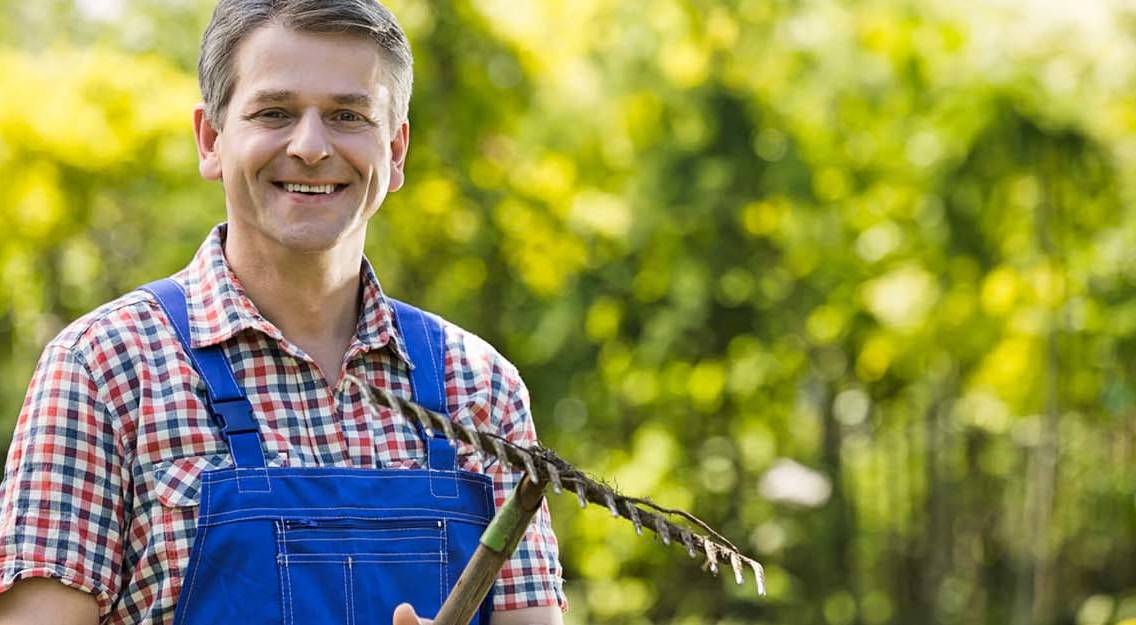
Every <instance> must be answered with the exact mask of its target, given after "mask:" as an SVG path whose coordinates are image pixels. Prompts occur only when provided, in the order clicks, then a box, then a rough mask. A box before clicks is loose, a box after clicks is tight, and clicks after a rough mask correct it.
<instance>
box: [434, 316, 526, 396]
mask: <svg viewBox="0 0 1136 625" xmlns="http://www.w3.org/2000/svg"><path fill="white" fill-rule="evenodd" d="M442 327H443V328H444V331H445V337H446V356H447V358H446V360H447V365H448V367H449V368H451V369H453V371H454V373H455V374H457V375H459V376H465V377H467V378H469V377H473V378H485V381H488V382H494V383H497V384H502V383H504V384H506V385H507V386H508V387H509V390H510V391H511V390H512V389H513V387H515V386H516V385H518V384H520V382H521V378H520V373H519V372H518V371H517V367H516V365H514V364H513V363H512V362H510V361H509V359H507V358H505V357H504V356H503V355H501V352H500V351H498V350H497V348H496V347H494V346H493V345H492V344H490V343H489V341H487V340H485V339H483V338H482V337H481V336H479V335H477V334H475V333H473V332H471V331H469V330H466V329H465V328H463V327H461V326H459V325H458V324H456V323H454V322H452V321H450V320H448V319H442ZM471 381H473V380H471Z"/></svg>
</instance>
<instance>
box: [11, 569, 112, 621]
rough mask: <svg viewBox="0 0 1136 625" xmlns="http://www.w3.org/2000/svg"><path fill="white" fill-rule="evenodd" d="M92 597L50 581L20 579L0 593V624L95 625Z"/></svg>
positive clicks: (96, 609) (96, 615) (95, 608)
mask: <svg viewBox="0 0 1136 625" xmlns="http://www.w3.org/2000/svg"><path fill="white" fill-rule="evenodd" d="M98 622H99V603H98V601H96V600H95V598H94V596H92V595H90V594H88V593H85V592H83V591H81V590H75V589H74V588H70V587H68V586H64V585H63V584H62V583H61V582H58V581H56V580H54V579H49V578H43V577H37V578H32V579H22V580H20V581H18V582H16V583H15V584H12V587H11V588H9V589H8V590H6V591H4V592H0V625H41V624H42V623H52V624H53V625H97V624H98Z"/></svg>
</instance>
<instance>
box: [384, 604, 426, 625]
mask: <svg viewBox="0 0 1136 625" xmlns="http://www.w3.org/2000/svg"><path fill="white" fill-rule="evenodd" d="M433 622H434V621H431V620H429V619H420V618H418V615H417V614H415V612H414V608H413V607H411V605H410V604H409V603H404V604H402V605H400V606H398V607H397V608H395V609H394V619H393V623H392V625H430V624H431V623H433Z"/></svg>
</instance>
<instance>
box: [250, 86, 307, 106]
mask: <svg viewBox="0 0 1136 625" xmlns="http://www.w3.org/2000/svg"><path fill="white" fill-rule="evenodd" d="M295 97H296V92H294V91H288V90H286V89H262V90H260V91H257V92H256V93H254V94H253V96H252V101H253V102H257V103H260V102H265V103H280V102H287V101H289V100H292V99H294V98H295Z"/></svg>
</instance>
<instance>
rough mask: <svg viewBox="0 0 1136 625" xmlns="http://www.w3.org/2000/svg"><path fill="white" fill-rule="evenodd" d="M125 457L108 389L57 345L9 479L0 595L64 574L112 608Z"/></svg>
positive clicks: (25, 417) (2, 497) (28, 407)
mask: <svg viewBox="0 0 1136 625" xmlns="http://www.w3.org/2000/svg"><path fill="white" fill-rule="evenodd" d="M119 458H120V455H119V453H118V448H117V445H116V437H115V434H114V428H113V424H112V422H111V419H110V418H108V416H107V411H106V410H105V403H104V402H103V401H100V399H99V385H97V384H96V383H95V382H94V380H93V379H92V376H91V373H90V370H89V368H88V367H87V365H86V363H84V362H83V361H82V360H81V359H80V358H79V357H78V356H77V355H76V354H75V353H73V352H72V350H70V349H68V348H66V347H63V346H60V345H49V346H48V347H47V349H46V350H45V351H44V353H43V356H42V357H41V358H40V362H39V364H38V366H37V367H36V371H35V375H34V376H33V378H32V381H31V384H30V385H29V386H28V392H27V396H26V397H25V399H24V404H23V408H22V409H21V411H20V415H19V418H18V419H17V421H16V428H15V432H14V434H13V437H12V445H11V447H10V448H9V450H8V459H7V462H6V463H5V465H4V482H3V484H2V485H0V592H3V591H5V590H7V589H8V588H10V587H11V586H12V584H14V583H15V582H16V581H17V580H20V579H24V578H30V577H48V578H55V579H58V580H59V581H61V582H62V583H64V584H66V585H67V586H70V587H72V588H77V589H79V590H82V591H85V592H88V593H91V594H93V595H94V596H95V598H96V599H97V600H98V603H99V612H100V614H101V615H103V616H105V615H106V614H108V613H109V612H110V607H111V604H112V603H113V597H114V596H115V595H116V593H117V586H118V583H117V579H118V571H119V569H120V563H121V554H122V519H123V495H122V478H121V473H120V470H121V463H120V461H119Z"/></svg>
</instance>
